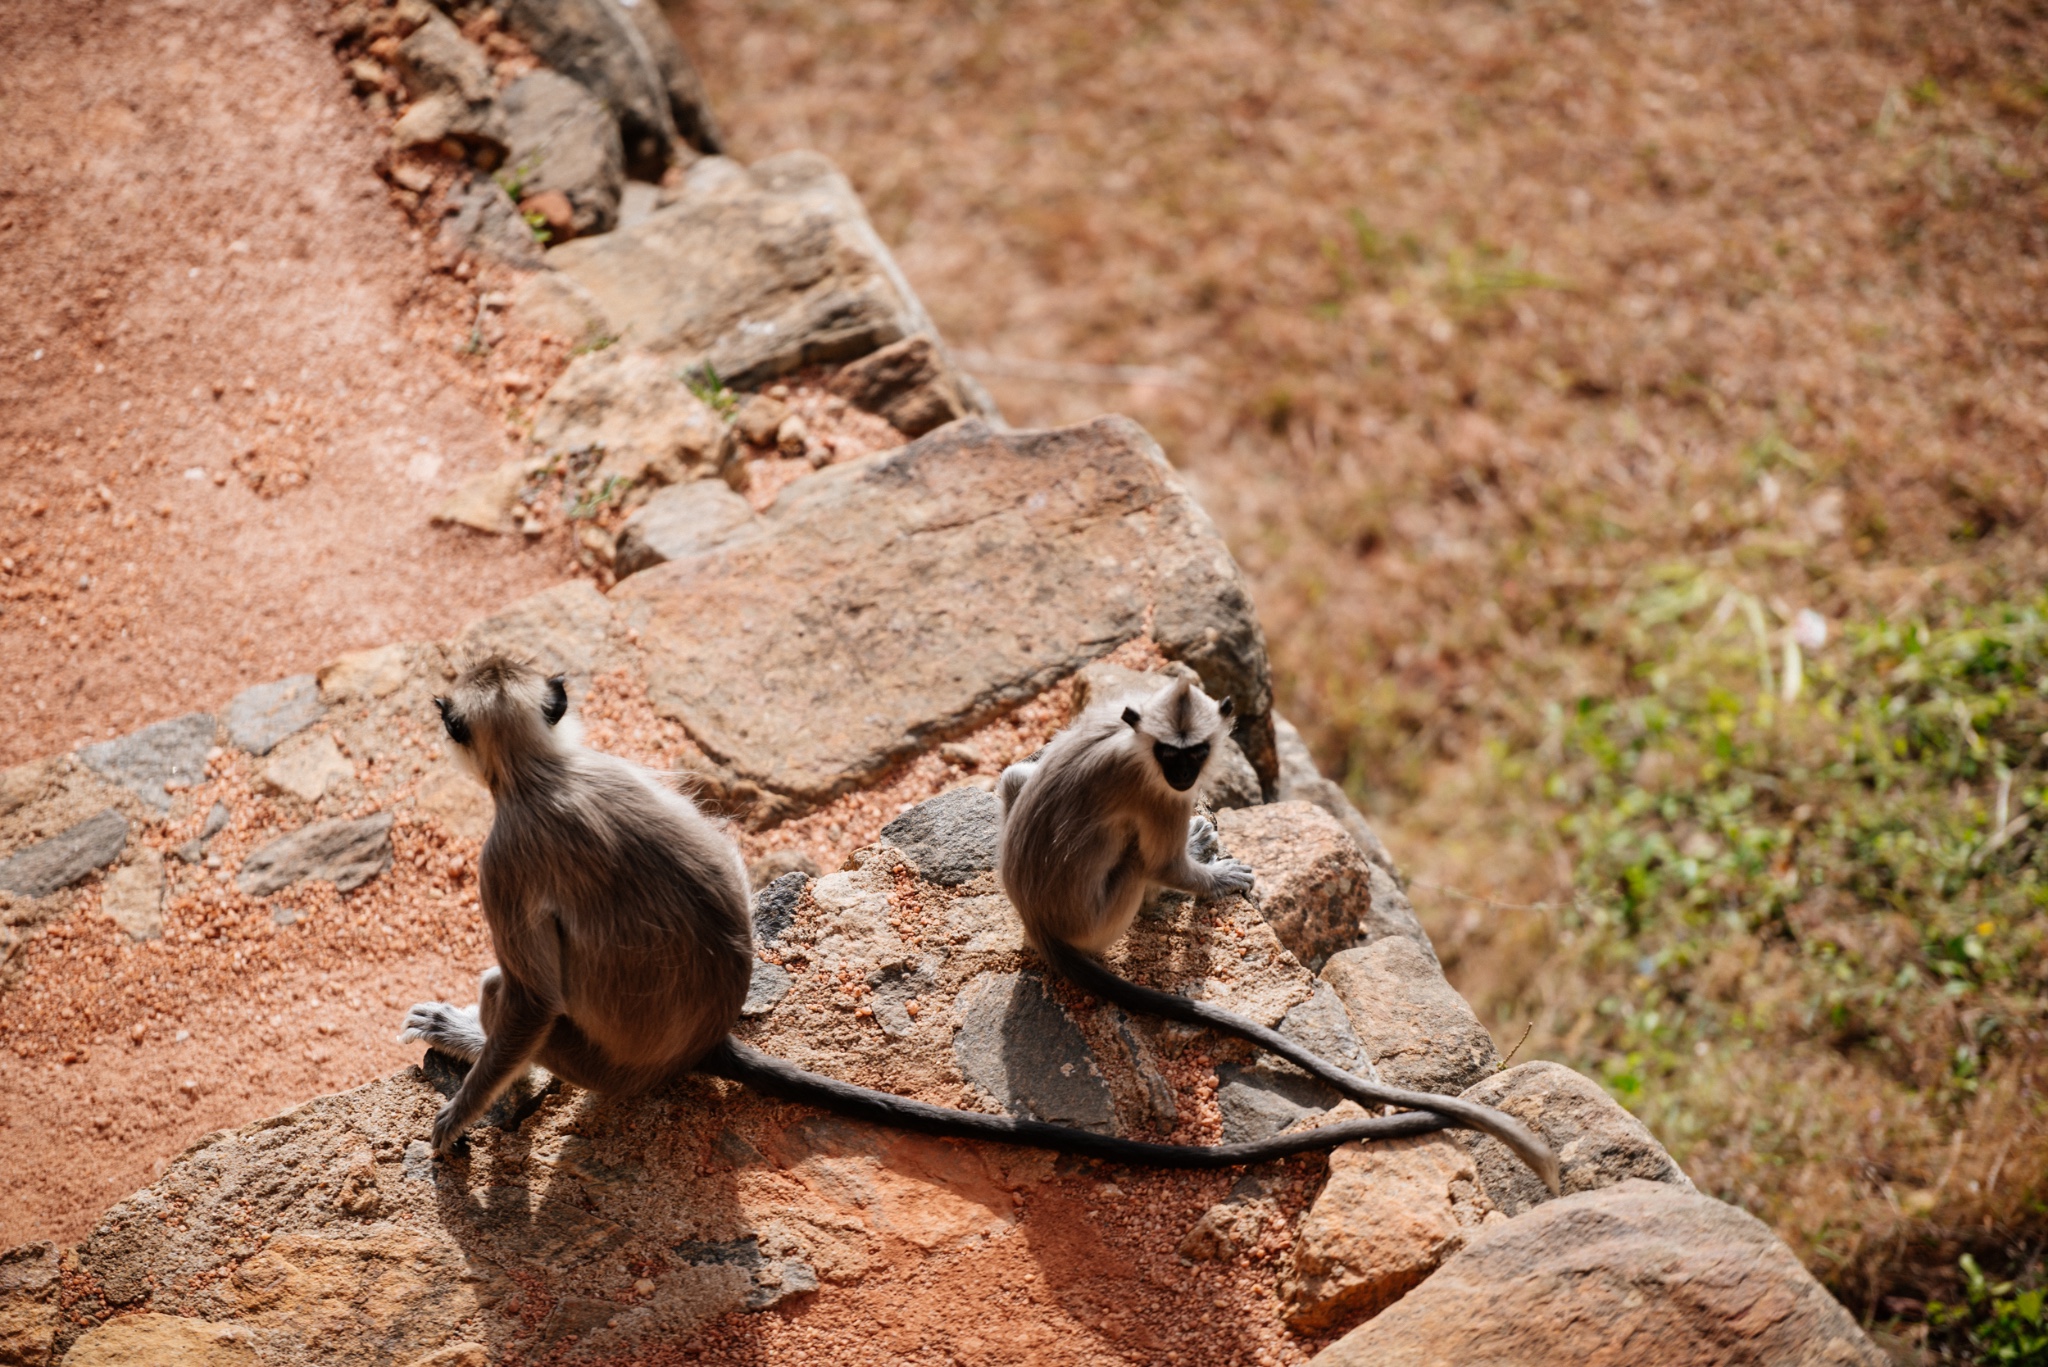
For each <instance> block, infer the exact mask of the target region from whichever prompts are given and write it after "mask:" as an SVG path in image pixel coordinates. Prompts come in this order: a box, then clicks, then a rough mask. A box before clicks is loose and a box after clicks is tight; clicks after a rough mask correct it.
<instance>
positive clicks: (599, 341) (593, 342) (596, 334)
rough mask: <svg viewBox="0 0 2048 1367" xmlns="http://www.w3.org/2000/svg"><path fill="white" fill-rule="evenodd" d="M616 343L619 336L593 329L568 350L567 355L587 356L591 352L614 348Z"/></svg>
mask: <svg viewBox="0 0 2048 1367" xmlns="http://www.w3.org/2000/svg"><path fill="white" fill-rule="evenodd" d="M618 341H619V336H618V334H617V333H615V332H604V331H601V330H598V329H593V330H592V331H591V332H590V333H588V334H587V335H586V336H585V337H584V339H583V340H582V341H580V342H578V343H577V344H576V345H575V346H573V347H571V348H570V349H569V354H570V355H571V356H587V355H589V354H590V353H591V352H593V351H603V350H604V349H605V348H606V347H609V346H616V345H618Z"/></svg>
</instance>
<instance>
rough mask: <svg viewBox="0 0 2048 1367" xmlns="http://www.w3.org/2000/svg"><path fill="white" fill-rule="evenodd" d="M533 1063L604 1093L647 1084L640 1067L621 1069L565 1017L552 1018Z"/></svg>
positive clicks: (624, 1090)
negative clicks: (543, 1042)
mask: <svg viewBox="0 0 2048 1367" xmlns="http://www.w3.org/2000/svg"><path fill="white" fill-rule="evenodd" d="M534 1062H536V1063H538V1064H539V1065H540V1066H541V1067H543V1068H545V1069H547V1070H548V1071H549V1072H551V1073H553V1074H554V1075H555V1076H556V1077H558V1078H561V1079H562V1080H563V1081H565V1082H572V1083H574V1084H575V1085H576V1086H578V1087H581V1088H583V1089H584V1090H585V1091H590V1092H599V1093H602V1094H603V1095H606V1096H619V1095H623V1094H627V1093H632V1092H637V1091H639V1090H640V1089H641V1088H642V1087H644V1086H646V1084H647V1073H646V1072H645V1071H644V1070H641V1069H629V1068H622V1067H620V1066H619V1065H618V1064H616V1063H614V1062H612V1059H611V1056H610V1055H608V1054H606V1053H605V1051H604V1050H603V1049H601V1048H599V1047H598V1046H597V1045H596V1044H595V1043H593V1042H592V1041H591V1039H590V1036H588V1035H586V1034H584V1033H583V1032H582V1031H581V1030H579V1029H577V1028H576V1022H575V1021H572V1020H570V1019H569V1018H568V1017H567V1016H557V1017H556V1018H555V1023H554V1026H553V1028H551V1029H550V1030H549V1031H548V1038H547V1042H546V1043H545V1044H543V1045H541V1047H540V1052H539V1053H538V1054H536V1055H534Z"/></svg>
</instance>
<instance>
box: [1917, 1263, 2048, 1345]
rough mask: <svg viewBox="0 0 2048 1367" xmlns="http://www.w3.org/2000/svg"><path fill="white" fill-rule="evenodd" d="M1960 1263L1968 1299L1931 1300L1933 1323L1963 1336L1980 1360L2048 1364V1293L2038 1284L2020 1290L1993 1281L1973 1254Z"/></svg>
mask: <svg viewBox="0 0 2048 1367" xmlns="http://www.w3.org/2000/svg"><path fill="white" fill-rule="evenodd" d="M1957 1265H1958V1266H1959V1267H1960V1268H1961V1269H1962V1273H1963V1293H1964V1298H1965V1299H1964V1301H1963V1302H1962V1303H1961V1304H1958V1305H1946V1304H1943V1303H1942V1302H1940V1301H1930V1302H1928V1305H1927V1322H1928V1323H1929V1324H1930V1325H1932V1326H1934V1327H1935V1328H1936V1329H1937V1330H1941V1329H1946V1330H1949V1331H1950V1332H1951V1333H1952V1334H1954V1335H1956V1336H1958V1337H1960V1338H1961V1339H1962V1340H1963V1341H1964V1342H1966V1343H1967V1344H1968V1346H1969V1348H1970V1350H1971V1356H1972V1358H1973V1359H1974V1360H1975V1361H1977V1362H1984V1363H2000V1364H2010V1367H2048V1316H2044V1313H2043V1312H2044V1299H2048V1294H2044V1291H2043V1289H2042V1288H2041V1287H2038V1286H2034V1287H2029V1288H2027V1289H2026V1290H2020V1289H2018V1287H2017V1286H2016V1285H2015V1284H2014V1283H2012V1282H1994V1281H1992V1280H1990V1279H1989V1278H1987V1277H1986V1276H1985V1275H1984V1269H1983V1268H1981V1267H1979V1266H1978V1265H1977V1260H1976V1259H1975V1258H1973V1257H1971V1256H1970V1255H1969V1254H1967V1253H1965V1254H1964V1255H1963V1256H1962V1258H1961V1259H1960V1260H1959V1262H1958V1264H1957Z"/></svg>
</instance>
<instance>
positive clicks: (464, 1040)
mask: <svg viewBox="0 0 2048 1367" xmlns="http://www.w3.org/2000/svg"><path fill="white" fill-rule="evenodd" d="M414 1040H420V1041H422V1042H424V1043H425V1044H426V1046H427V1047H428V1048H429V1049H438V1050H440V1051H441V1052H442V1053H444V1054H449V1055H452V1056H453V1057H455V1058H459V1059H461V1060H462V1061H463V1062H465V1063H474V1062H476V1056H477V1055H478V1054H480V1053H482V1052H483V1048H484V1028H483V1026H482V1025H481V1024H479V1023H478V1021H477V1018H476V1010H475V1008H473V1007H471V1008H467V1009H465V1008H463V1007H460V1006H450V1005H449V1004H448V1003H447V1002H421V1003H420V1004H419V1005H418V1006H415V1007H414V1008H413V1009H412V1010H410V1011H408V1012H406V1013H405V1028H404V1029H403V1030H400V1031H399V1032H398V1042H399V1043H400V1044H410V1043H412V1042H413V1041H414Z"/></svg>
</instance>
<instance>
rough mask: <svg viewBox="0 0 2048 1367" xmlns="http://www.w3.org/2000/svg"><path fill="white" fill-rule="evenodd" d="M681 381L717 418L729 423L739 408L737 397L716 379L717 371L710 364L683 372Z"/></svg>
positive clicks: (721, 381)
mask: <svg viewBox="0 0 2048 1367" xmlns="http://www.w3.org/2000/svg"><path fill="white" fill-rule="evenodd" d="M681 378H682V381H683V383H684V384H686V385H688V386H689V387H690V392H691V393H692V394H695V395H696V396H697V398H698V400H699V401H700V402H702V403H704V404H706V405H708V406H709V407H710V408H711V409H712V410H714V411H715V412H716V413H717V414H718V416H719V417H721V418H724V419H726V420H727V421H728V422H729V421H731V419H732V415H733V414H734V413H735V412H736V411H738V409H739V406H740V398H739V395H737V394H735V393H733V392H732V391H731V390H730V389H727V388H726V387H725V381H723V380H721V379H719V378H718V370H717V368H716V367H715V366H713V365H712V364H711V362H709V361H706V362H705V363H704V364H703V365H701V366H697V367H695V368H694V369H691V370H687V371H684V372H683V374H682V377H681Z"/></svg>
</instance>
